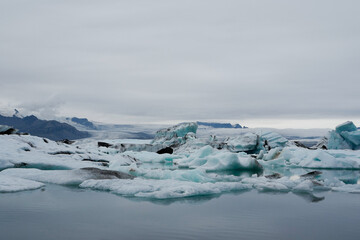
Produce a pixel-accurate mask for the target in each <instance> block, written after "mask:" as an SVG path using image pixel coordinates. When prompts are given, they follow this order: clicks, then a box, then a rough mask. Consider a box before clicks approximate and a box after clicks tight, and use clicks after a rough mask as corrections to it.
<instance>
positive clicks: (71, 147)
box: [0, 122, 360, 199]
mask: <svg viewBox="0 0 360 240" xmlns="http://www.w3.org/2000/svg"><path fill="white" fill-rule="evenodd" d="M2 129H3V130H4V131H7V130H8V129H9V127H6V128H5V127H3V128H2ZM242 131H244V132H241V133H239V134H238V135H236V136H234V135H233V136H231V137H217V136H214V135H212V136H210V137H206V138H198V136H197V135H196V133H197V124H196V123H183V124H178V125H175V126H173V127H169V128H165V129H161V130H159V131H158V132H157V133H156V136H155V138H154V139H153V141H151V142H150V141H149V142H144V141H141V140H132V141H131V142H128V143H126V142H124V141H122V140H111V141H109V140H103V141H99V142H97V141H95V140H88V141H82V142H81V141H80V142H72V143H71V144H68V142H66V141H64V142H54V141H51V140H48V139H43V138H39V137H34V136H30V135H18V134H13V133H15V132H9V135H0V146H1V150H0V192H14V191H22V190H31V189H37V188H41V187H43V186H44V185H45V184H48V183H52V184H61V185H73V186H80V187H82V188H90V189H96V190H104V191H111V192H113V193H115V194H119V195H123V196H131V197H141V198H154V199H166V198H182V197H191V196H198V195H211V194H221V193H224V192H230V191H243V190H248V189H257V190H258V191H261V192H269V191H271V192H273V191H275V192H294V193H299V194H303V193H312V192H316V191H324V190H326V191H328V190H332V191H341V192H350V193H359V192H360V187H359V186H360V184H359V183H360V182H359V179H360V174H359V173H358V171H349V170H359V169H360V151H357V150H360V131H359V130H358V129H357V128H356V126H355V125H354V124H353V123H352V122H346V123H343V124H341V125H339V126H337V127H336V129H335V130H333V131H331V132H330V133H329V135H328V136H326V137H325V138H324V141H323V142H322V143H321V144H318V145H317V147H312V149H308V148H304V147H301V144H293V143H291V142H289V141H288V140H287V139H286V138H284V137H283V136H281V135H280V134H278V133H275V132H271V131H268V130H264V131H254V132H251V131H249V130H248V129H246V130H244V129H243V130H242ZM327 148H328V149H329V150H327ZM316 169H325V170H324V171H323V170H321V171H319V170H316ZM331 169H333V170H331Z"/></svg>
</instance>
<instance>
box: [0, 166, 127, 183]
mask: <svg viewBox="0 0 360 240" xmlns="http://www.w3.org/2000/svg"><path fill="white" fill-rule="evenodd" d="M1 177H12V178H21V179H27V180H32V181H36V182H42V183H54V184H60V185H75V186H76V185H79V184H80V183H82V182H83V181H85V180H88V179H118V178H121V179H132V178H133V176H130V175H128V174H125V173H121V172H115V171H109V170H101V169H97V168H82V169H74V170H40V169H35V168H12V169H6V170H4V171H1V172H0V178H1Z"/></svg>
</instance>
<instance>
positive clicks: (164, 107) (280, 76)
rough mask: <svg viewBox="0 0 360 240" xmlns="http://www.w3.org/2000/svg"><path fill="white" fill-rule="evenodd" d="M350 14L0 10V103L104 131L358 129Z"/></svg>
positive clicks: (191, 6)
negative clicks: (342, 125)
mask: <svg viewBox="0 0 360 240" xmlns="http://www.w3.org/2000/svg"><path fill="white" fill-rule="evenodd" d="M359 7H360V3H359V2H358V1H325V0H324V1H285V0H284V1H265V0H264V1H200V0H199V1H39V0H35V1H12V0H11V1H10V0H3V1H1V3H0V79H1V81H0V101H1V102H2V103H3V105H4V104H5V105H6V104H8V105H9V104H10V105H11V104H13V105H14V106H20V107H22V108H23V109H24V110H27V111H29V112H38V113H41V114H42V115H51V114H57V115H72V114H73V115H81V116H87V117H89V118H93V119H94V120H102V121H108V122H111V121H112V122H127V121H137V122H149V121H163V122H164V121H170V120H171V121H173V120H183V119H186V120H197V119H202V120H206V119H220V120H221V119H224V120H225V119H226V120H228V119H230V120H238V121H241V120H242V119H277V118H279V119H280V118H289V119H306V118H308V119H311V118H322V119H326V118H351V119H360V107H359V105H358V104H357V103H358V102H359V94H358V89H360V81H359V77H360V68H359V67H358V66H359V65H360V45H359V44H358V43H359V42H360V28H359V22H360V17H359V14H358V9H359ZM38 103H41V104H40V105H39V104H38ZM60 104H61V105H60ZM51 109H56V110H54V111H52V110H51ZM47 111H48V113H47Z"/></svg>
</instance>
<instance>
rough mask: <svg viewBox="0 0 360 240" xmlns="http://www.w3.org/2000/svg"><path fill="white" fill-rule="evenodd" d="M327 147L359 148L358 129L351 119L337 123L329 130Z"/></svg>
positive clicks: (359, 133)
mask: <svg viewBox="0 0 360 240" xmlns="http://www.w3.org/2000/svg"><path fill="white" fill-rule="evenodd" d="M327 148H328V149H352V150H360V130H359V129H357V128H356V126H355V124H354V123H353V122H351V121H347V122H345V123H342V124H340V125H338V126H337V127H336V128H335V130H333V131H330V132H329V137H328V142H327Z"/></svg>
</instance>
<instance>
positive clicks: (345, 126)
mask: <svg viewBox="0 0 360 240" xmlns="http://www.w3.org/2000/svg"><path fill="white" fill-rule="evenodd" d="M356 130H357V128H356V126H355V124H354V123H353V122H351V121H347V122H344V123H342V124H340V125H338V126H336V128H335V131H336V132H337V133H339V134H340V133H342V132H344V131H345V132H352V131H356Z"/></svg>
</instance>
